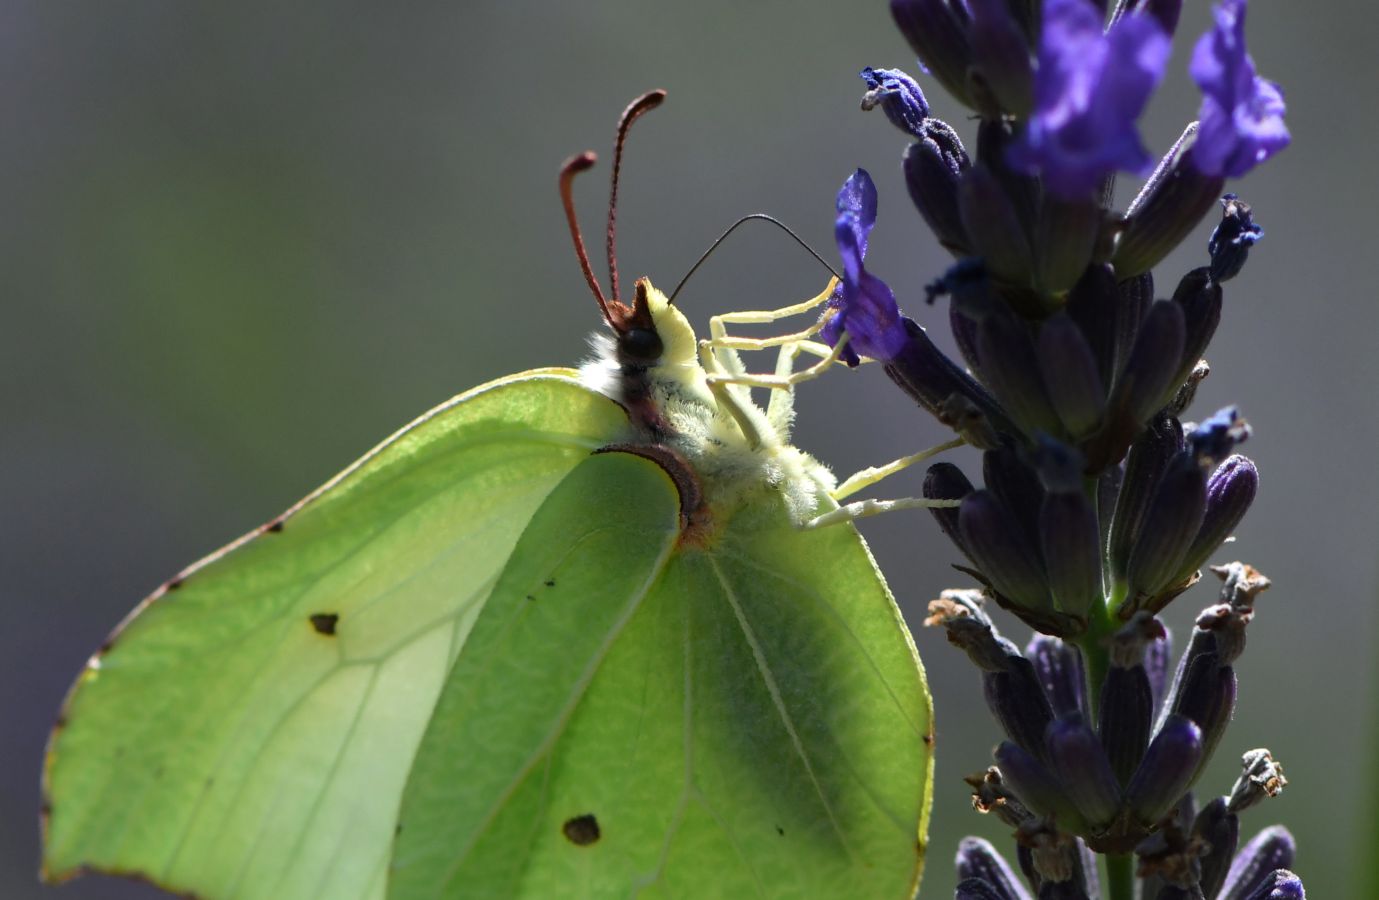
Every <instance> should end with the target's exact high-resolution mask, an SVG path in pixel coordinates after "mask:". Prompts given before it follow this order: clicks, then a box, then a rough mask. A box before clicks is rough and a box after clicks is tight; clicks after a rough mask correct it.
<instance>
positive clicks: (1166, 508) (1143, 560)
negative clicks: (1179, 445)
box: [1125, 452, 1207, 612]
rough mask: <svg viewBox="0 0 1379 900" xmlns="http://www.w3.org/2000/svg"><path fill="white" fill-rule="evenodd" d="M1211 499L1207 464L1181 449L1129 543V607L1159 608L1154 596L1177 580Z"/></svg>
mask: <svg viewBox="0 0 1379 900" xmlns="http://www.w3.org/2000/svg"><path fill="white" fill-rule="evenodd" d="M1206 504H1207V485H1206V475H1205V474H1204V473H1203V472H1202V467H1201V466H1199V465H1197V461H1196V460H1194V459H1193V458H1192V454H1190V453H1186V452H1183V453H1179V454H1178V455H1177V456H1175V457H1174V458H1173V459H1172V460H1171V461H1170V462H1169V464H1168V466H1167V467H1166V468H1165V470H1164V474H1163V477H1162V478H1161V479H1160V480H1159V484H1158V487H1157V488H1156V490H1155V491H1154V498H1153V500H1151V501H1150V503H1149V507H1148V509H1147V510H1146V512H1145V514H1144V521H1143V523H1142V524H1141V527H1140V529H1139V532H1138V534H1137V535H1136V538H1135V543H1134V546H1133V547H1132V548H1131V549H1130V559H1129V560H1128V561H1127V562H1126V565H1125V578H1126V581H1127V582H1128V584H1129V585H1130V592H1131V594H1130V600H1129V601H1128V602H1129V608H1131V609H1138V608H1149V610H1150V612H1157V611H1158V609H1157V608H1156V607H1155V606H1154V604H1153V600H1154V598H1156V597H1157V595H1158V594H1159V593H1160V592H1161V591H1164V590H1166V589H1168V588H1170V587H1173V586H1174V584H1175V583H1176V579H1177V578H1178V572H1179V569H1180V567H1181V564H1182V562H1183V558H1184V556H1185V555H1186V553H1187V551H1188V548H1189V547H1190V546H1191V545H1192V541H1193V539H1194V538H1195V537H1196V535H1197V532H1198V530H1199V529H1200V528H1201V526H1202V517H1203V515H1204V513H1205V511H1206ZM1145 604H1147V607H1146V605H1145Z"/></svg>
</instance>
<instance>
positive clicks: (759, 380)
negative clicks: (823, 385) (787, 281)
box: [709, 334, 848, 391]
mask: <svg viewBox="0 0 1379 900" xmlns="http://www.w3.org/2000/svg"><path fill="white" fill-rule="evenodd" d="M847 344H848V337H847V335H846V334H844V335H843V337H842V339H840V340H839V341H838V343H837V345H836V346H834V347H832V348H828V347H825V346H824V345H823V344H816V343H814V342H813V341H801V342H799V343H796V344H791V345H790V346H792V347H797V348H799V349H800V350H801V351H803V352H805V353H812V354H814V355H816V356H820V357H822V359H820V361H819V362H816V363H815V364H814V365H812V366H810V367H808V368H806V369H800V370H799V371H798V372H791V373H790V374H789V375H750V374H745V373H743V374H729V373H723V374H719V375H710V376H709V385H710V386H712V385H713V384H714V383H715V382H717V383H719V384H741V385H744V386H746V387H752V388H768V389H770V390H773V391H784V390H790V389H791V388H793V387H794V386H795V385H797V384H800V383H802V382H805V381H812V380H813V379H815V378H818V377H819V376H820V375H822V374H824V373H825V372H827V371H828V370H829V369H831V368H833V364H834V363H836V362H837V361H838V358H839V357H840V356H842V354H843V350H844V348H846V347H847Z"/></svg>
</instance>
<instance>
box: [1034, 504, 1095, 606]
mask: <svg viewBox="0 0 1379 900" xmlns="http://www.w3.org/2000/svg"><path fill="white" fill-rule="evenodd" d="M1039 534H1040V537H1041V538H1042V540H1041V544H1042V549H1043V556H1044V570H1045V574H1046V577H1047V578H1048V584H1049V590H1050V591H1052V592H1053V602H1054V606H1056V607H1057V608H1058V609H1059V610H1060V611H1061V612H1064V613H1067V614H1068V615H1071V616H1075V617H1077V618H1081V619H1087V618H1088V617H1089V616H1090V615H1091V612H1092V610H1093V609H1097V610H1099V609H1100V608H1101V605H1102V603H1103V602H1104V599H1105V595H1104V594H1103V592H1102V585H1101V529H1100V526H1099V525H1098V523H1097V514H1096V510H1095V509H1094V508H1093V507H1092V503H1091V501H1090V500H1088V499H1087V495H1086V494H1084V493H1082V492H1081V491H1076V492H1073V491H1057V492H1054V491H1050V492H1049V493H1047V494H1046V495H1045V496H1044V504H1043V506H1042V508H1041V509H1040V511H1039Z"/></svg>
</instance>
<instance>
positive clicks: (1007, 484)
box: [982, 447, 1044, 540]
mask: <svg viewBox="0 0 1379 900" xmlns="http://www.w3.org/2000/svg"><path fill="white" fill-rule="evenodd" d="M982 481H983V482H984V483H985V484H986V488H987V490H989V491H991V492H992V493H993V494H995V495H996V499H997V500H999V501H1001V504H1002V505H1003V506H1004V507H1005V508H1006V509H1008V510H1010V511H1011V513H1012V514H1013V515H1014V516H1015V519H1016V521H1018V522H1019V523H1020V527H1021V528H1023V529H1024V532H1025V534H1026V535H1028V536H1029V538H1030V539H1031V540H1035V538H1036V536H1037V535H1038V533H1039V531H1038V529H1039V508H1040V506H1041V505H1043V503H1044V486H1043V483H1042V479H1041V478H1040V473H1039V472H1037V471H1036V470H1035V469H1034V467H1033V466H1029V465H1026V464H1025V461H1024V460H1023V459H1022V458H1021V453H1020V451H1017V450H1014V449H1011V448H1010V447H1000V448H998V449H996V450H988V451H987V452H986V453H983V454H982Z"/></svg>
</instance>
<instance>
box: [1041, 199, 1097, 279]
mask: <svg viewBox="0 0 1379 900" xmlns="http://www.w3.org/2000/svg"><path fill="white" fill-rule="evenodd" d="M1102 219H1103V215H1102V211H1101V206H1100V205H1099V204H1098V203H1096V202H1095V201H1093V200H1062V199H1060V198H1058V197H1056V196H1053V195H1051V194H1046V195H1045V196H1044V200H1043V203H1042V204H1040V207H1039V224H1038V226H1037V227H1036V229H1035V236H1034V242H1035V245H1036V246H1037V247H1038V253H1036V254H1035V260H1036V266H1037V268H1036V270H1035V277H1036V280H1037V282H1038V284H1039V287H1040V289H1041V290H1043V291H1045V292H1046V293H1049V294H1054V295H1061V294H1063V293H1064V292H1065V291H1067V290H1068V289H1069V288H1071V287H1072V286H1073V285H1074V284H1076V283H1077V281H1078V279H1079V278H1081V277H1082V273H1083V272H1085V271H1087V265H1088V264H1089V263H1090V262H1091V261H1092V251H1093V249H1094V248H1095V247H1096V243H1097V236H1098V235H1099V234H1100V233H1101V226H1102Z"/></svg>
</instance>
